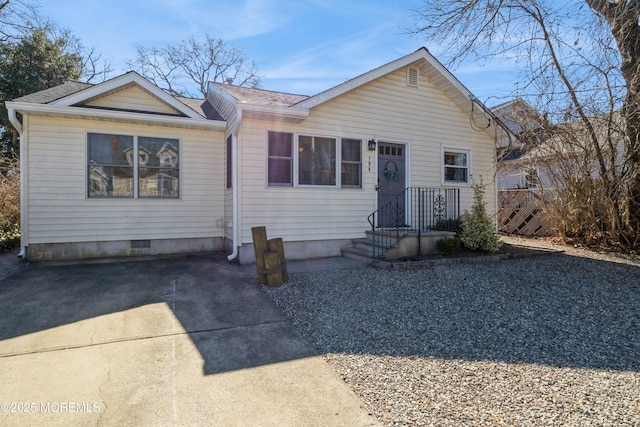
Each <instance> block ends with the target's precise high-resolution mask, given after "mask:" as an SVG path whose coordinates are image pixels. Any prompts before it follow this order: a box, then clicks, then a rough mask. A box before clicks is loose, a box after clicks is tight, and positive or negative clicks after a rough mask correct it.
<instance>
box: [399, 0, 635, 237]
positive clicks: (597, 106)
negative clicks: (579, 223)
mask: <svg viewBox="0 0 640 427" xmlns="http://www.w3.org/2000/svg"><path fill="white" fill-rule="evenodd" d="M414 17H415V21H414V25H413V26H412V28H411V31H412V32H413V33H415V34H422V35H425V36H427V37H428V38H429V40H431V41H432V42H433V43H437V44H441V45H442V46H445V47H446V48H447V49H448V52H454V53H453V55H452V56H451V60H450V64H453V65H455V64H458V63H460V62H461V61H462V60H464V59H475V60H481V59H486V58H489V57H499V58H502V59H509V60H512V61H514V62H515V63H516V64H517V65H518V68H519V70H520V72H521V82H520V84H519V88H518V89H517V90H516V91H515V93H514V95H516V96H519V97H522V98H525V99H527V100H529V101H530V102H531V103H532V105H534V106H535V107H536V109H537V110H538V111H540V112H541V113H542V114H543V115H544V116H545V117H547V118H548V119H549V125H550V126H553V127H554V129H549V131H551V130H553V131H554V132H556V135H560V134H562V137H561V138H560V137H556V140H555V142H556V143H555V144H549V147H548V149H549V150H551V146H555V147H556V148H558V149H559V151H558V152H556V153H555V156H556V157H558V156H560V157H565V158H567V157H570V158H575V157H576V156H578V157H582V159H581V163H582V164H583V165H585V167H584V168H580V170H582V171H583V172H584V176H582V178H583V180H584V181H586V182H594V183H596V182H597V185H598V186H600V187H601V188H600V190H599V191H600V193H601V196H602V199H603V201H602V203H603V204H606V209H604V211H605V212H606V214H607V216H608V217H607V218H605V219H606V224H602V229H603V230H605V231H606V232H607V233H608V234H609V235H610V236H612V238H613V239H614V240H615V241H617V242H619V243H621V244H623V245H625V246H627V247H635V248H637V247H639V245H640V151H639V148H640V145H639V143H638V141H639V135H640V91H639V89H640V33H639V30H638V18H639V17H640V6H639V4H638V2H636V1H622V0H610V1H608V0H573V1H568V2H555V1H552V0H475V1H463V0H451V1H447V2H441V1H438V0H423V2H422V3H421V6H419V7H417V8H416V9H414ZM620 113H622V115H620ZM563 123H564V124H567V125H564V127H562V126H560V127H558V125H560V124H563ZM568 124H570V125H568ZM560 129H562V131H560ZM560 141H562V143H560V144H558V143H559V142H560ZM569 152H570V153H569ZM551 157H554V156H553V155H548V153H547V158H551ZM587 165H588V167H587ZM556 167H557V166H556ZM592 169H595V170H592ZM570 170H572V171H573V170H575V167H573V166H572V169H570ZM587 172H588V173H587ZM582 202H583V203H584V202H585V201H584V200H582Z"/></svg>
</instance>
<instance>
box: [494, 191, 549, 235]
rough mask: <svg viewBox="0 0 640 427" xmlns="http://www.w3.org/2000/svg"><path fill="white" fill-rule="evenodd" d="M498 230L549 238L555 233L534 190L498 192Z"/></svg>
mask: <svg viewBox="0 0 640 427" xmlns="http://www.w3.org/2000/svg"><path fill="white" fill-rule="evenodd" d="M498 230H499V231H500V232H501V233H507V234H519V235H522V236H549V235H552V234H554V233H555V228H554V226H553V222H552V221H551V219H550V217H549V215H548V214H547V213H546V211H545V210H544V203H543V201H542V200H541V199H540V194H539V193H538V192H537V191H533V190H502V191H498Z"/></svg>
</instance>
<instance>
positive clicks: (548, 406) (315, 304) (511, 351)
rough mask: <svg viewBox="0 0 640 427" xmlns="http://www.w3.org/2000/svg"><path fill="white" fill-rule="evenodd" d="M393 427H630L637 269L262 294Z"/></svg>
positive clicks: (638, 319) (638, 410)
mask: <svg viewBox="0 0 640 427" xmlns="http://www.w3.org/2000/svg"><path fill="white" fill-rule="evenodd" d="M265 289H266V291H267V292H268V293H269V295H271V297H272V298H273V300H274V301H275V302H276V304H277V305H278V306H279V307H280V308H281V309H282V311H283V312H284V313H285V314H286V315H287V316H288V317H289V318H290V319H291V320H292V322H293V324H294V325H295V326H296V327H297V328H298V329H299V330H300V331H301V332H302V334H303V335H304V336H305V337H306V338H307V339H308V340H309V341H310V342H311V343H312V344H313V345H314V346H315V347H316V348H317V349H318V350H319V351H320V352H321V353H323V354H324V355H325V356H324V357H325V358H326V360H327V361H328V362H329V363H330V364H331V365H332V366H333V367H334V369H335V370H336V372H337V373H338V374H339V375H340V376H341V377H342V378H343V379H344V381H345V382H346V383H347V384H349V386H351V388H352V389H353V390H354V392H355V393H356V394H358V395H359V396H360V398H361V399H362V400H363V402H364V403H365V404H366V406H367V407H368V408H369V410H370V411H371V413H372V414H374V415H375V416H376V417H377V418H378V419H379V420H380V422H382V423H383V424H384V425H389V426H400V425H451V426H453V425H455V426H459V425H474V426H475V425H505V426H515V425H519V426H520V425H521V426H540V425H545V426H546V425H571V426H603V425H605V426H606V425H610V426H640V263H639V262H637V261H633V260H624V259H621V258H614V257H611V256H606V255H597V254H594V253H591V252H587V251H581V250H574V249H572V248H567V252H566V254H563V255H550V256H544V257H537V258H529V259H516V260H506V261H499V262H488V263H473V264H456V265H449V266H433V267H426V268H424V267H423V268H415V269H408V270H394V271H390V270H379V269H375V268H372V267H362V268H359V269H355V270H337V271H329V272H327V271H325V272H321V273H298V274H292V275H291V279H290V281H289V283H288V284H286V285H285V286H282V287H279V288H265Z"/></svg>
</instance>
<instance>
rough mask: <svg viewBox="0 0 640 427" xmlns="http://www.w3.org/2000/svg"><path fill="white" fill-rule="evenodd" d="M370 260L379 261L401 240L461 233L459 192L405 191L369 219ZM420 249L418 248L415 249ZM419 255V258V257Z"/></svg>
mask: <svg viewBox="0 0 640 427" xmlns="http://www.w3.org/2000/svg"><path fill="white" fill-rule="evenodd" d="M368 220H369V224H371V232H372V233H371V238H372V239H373V257H374V258H378V257H380V256H382V255H383V254H384V252H385V251H386V250H387V249H388V248H390V247H391V246H393V245H394V244H395V243H396V242H397V241H399V240H400V239H401V238H402V237H405V236H408V235H410V234H414V235H417V236H418V241H419V239H420V237H421V235H422V234H423V233H428V232H432V231H436V230H437V231H454V232H458V231H460V190H459V189H458V188H423V187H408V188H405V189H404V190H403V191H402V192H401V193H400V194H397V195H395V196H393V197H392V198H391V199H390V200H389V201H388V202H387V203H385V204H384V205H383V206H381V207H380V208H379V209H378V210H376V211H375V212H373V213H372V214H371V215H369V218H368ZM419 247H420V245H418V248H419ZM418 255H420V254H418Z"/></svg>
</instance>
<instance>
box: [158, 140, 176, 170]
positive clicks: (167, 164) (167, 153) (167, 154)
mask: <svg viewBox="0 0 640 427" xmlns="http://www.w3.org/2000/svg"><path fill="white" fill-rule="evenodd" d="M156 157H158V159H159V160H160V161H159V163H160V167H161V168H175V167H177V166H178V149H177V148H176V147H175V146H174V145H173V144H172V143H171V142H169V141H167V142H165V143H164V145H163V146H162V148H160V150H158V154H156Z"/></svg>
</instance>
